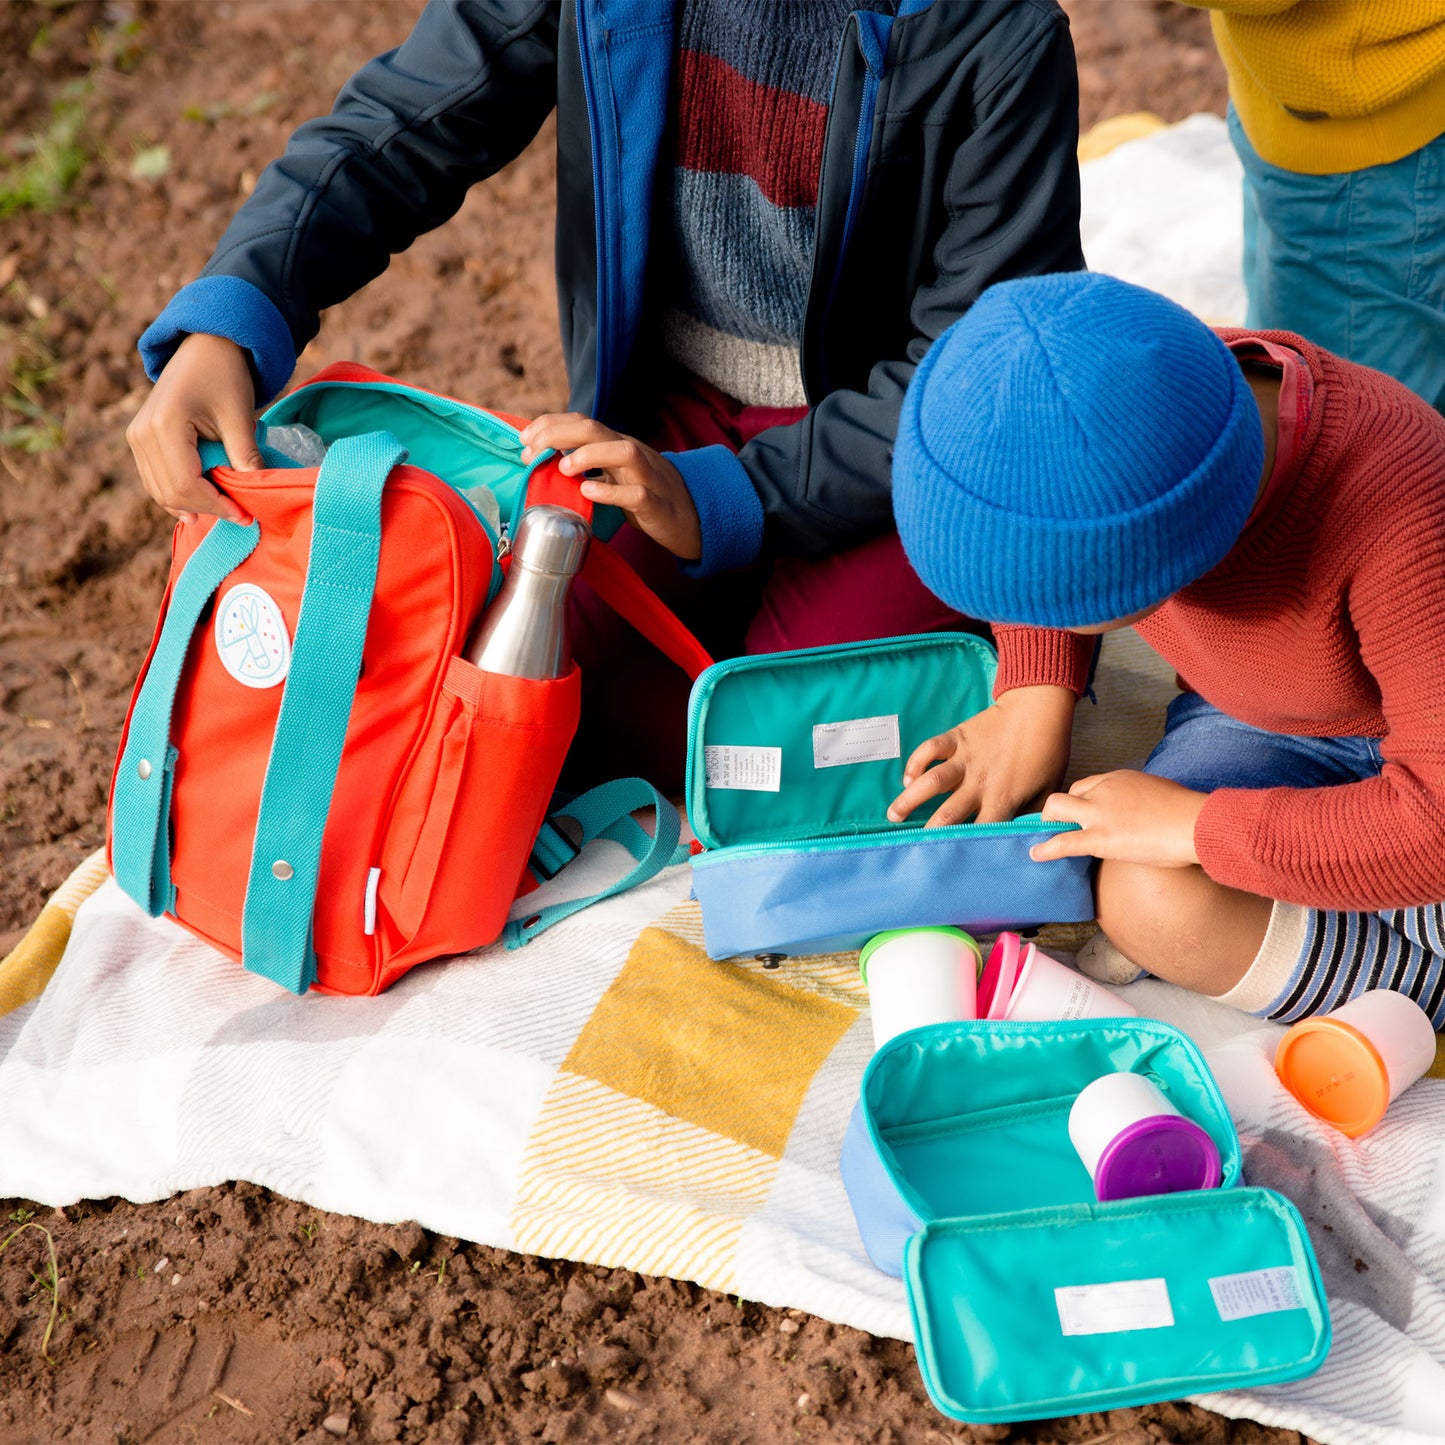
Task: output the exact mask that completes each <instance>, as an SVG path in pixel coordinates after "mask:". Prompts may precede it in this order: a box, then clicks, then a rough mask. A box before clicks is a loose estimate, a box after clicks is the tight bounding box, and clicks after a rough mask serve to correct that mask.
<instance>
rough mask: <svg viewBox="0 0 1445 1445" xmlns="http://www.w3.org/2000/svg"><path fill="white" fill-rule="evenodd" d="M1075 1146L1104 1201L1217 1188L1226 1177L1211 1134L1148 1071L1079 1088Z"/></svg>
mask: <svg viewBox="0 0 1445 1445" xmlns="http://www.w3.org/2000/svg"><path fill="white" fill-rule="evenodd" d="M1069 1141H1070V1143H1072V1144H1073V1146H1074V1148H1075V1150H1076V1151H1077V1152H1078V1155H1079V1158H1080V1159H1081V1160H1082V1161H1083V1165H1084V1168H1086V1169H1087V1170H1088V1171H1089V1177H1090V1178H1091V1179H1092V1180H1093V1181H1094V1190H1095V1193H1096V1194H1097V1196H1098V1198H1100V1199H1101V1200H1108V1199H1132V1198H1137V1197H1138V1196H1140V1195H1146V1194H1173V1193H1176V1192H1178V1191H1179V1190H1181V1189H1213V1188H1214V1187H1215V1186H1216V1185H1217V1184H1218V1183H1219V1182H1220V1179H1221V1177H1222V1168H1221V1161H1220V1157H1219V1146H1218V1145H1217V1144H1215V1142H1214V1140H1213V1139H1212V1138H1211V1137H1210V1136H1209V1133H1208V1131H1207V1130H1205V1129H1204V1128H1202V1127H1201V1126H1200V1125H1199V1124H1196V1123H1195V1122H1194V1120H1192V1119H1189V1118H1186V1117H1185V1116H1184V1115H1183V1114H1182V1113H1180V1111H1179V1110H1178V1109H1176V1108H1175V1107H1174V1105H1173V1104H1172V1103H1170V1102H1169V1099H1168V1096H1167V1095H1166V1094H1165V1093H1164V1091H1163V1090H1162V1089H1160V1088H1159V1086H1158V1085H1157V1084H1155V1083H1154V1081H1153V1080H1152V1079H1146V1078H1145V1077H1144V1076H1143V1075H1142V1074H1131V1073H1127V1072H1125V1073H1116V1074H1104V1075H1102V1076H1101V1077H1099V1078H1097V1079H1095V1080H1093V1082H1092V1083H1089V1084H1087V1085H1085V1086H1084V1088H1082V1089H1080V1090H1079V1094H1078V1097H1077V1098H1076V1099H1075V1100H1074V1103H1073V1107H1072V1108H1071V1109H1070V1110H1069Z"/></svg>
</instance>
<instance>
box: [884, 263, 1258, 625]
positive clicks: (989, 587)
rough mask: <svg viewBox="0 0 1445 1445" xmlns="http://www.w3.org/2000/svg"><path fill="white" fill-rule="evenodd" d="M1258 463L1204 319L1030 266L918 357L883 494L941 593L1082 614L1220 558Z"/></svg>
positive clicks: (989, 606) (1117, 288)
mask: <svg viewBox="0 0 1445 1445" xmlns="http://www.w3.org/2000/svg"><path fill="white" fill-rule="evenodd" d="M1263 465H1264V435H1263V431H1262V429H1261V426H1260V420H1259V412H1258V409H1257V408H1256V406H1255V402H1254V398H1253V395H1252V394H1251V392H1250V389H1249V384H1248V383H1247V382H1246V380H1245V378H1244V373H1243V371H1242V370H1241V369H1240V367H1239V364H1238V363H1237V362H1236V361H1235V360H1234V358H1233V356H1232V355H1231V354H1230V352H1229V349H1228V347H1226V346H1225V344H1224V343H1223V342H1222V341H1221V340H1220V339H1219V338H1218V337H1217V336H1216V335H1215V334H1214V333H1213V332H1212V331H1211V330H1210V329H1209V328H1208V327H1207V326H1205V325H1204V323H1203V322H1201V321H1199V320H1197V319H1196V318H1195V317H1194V316H1192V315H1191V314H1190V313H1189V312H1188V311H1186V310H1184V308H1183V307H1182V306H1177V305H1176V304H1175V303H1174V302H1172V301H1169V300H1167V299H1166V298H1165V297H1163V296H1159V295H1157V294H1156V293H1154V292H1152V291H1146V290H1144V289H1143V288H1142V287H1139V286H1131V285H1129V284H1128V283H1127V282H1124V281H1119V280H1116V279H1115V278H1114V277H1112V276H1102V275H1095V274H1092V273H1089V272H1070V273H1066V274H1063V275H1055V276H1033V277H1027V278H1024V279H1021V280H1017V281H1005V282H1002V283H1000V284H999V285H997V286H992V287H990V288H989V289H988V290H987V291H986V292H985V293H984V294H983V296H981V297H980V298H979V300H978V301H977V302H976V303H975V304H974V305H973V306H972V308H970V310H969V311H967V312H966V313H965V314H964V315H963V316H962V317H960V318H959V320H957V321H955V322H954V323H953V325H952V326H950V327H949V328H948V330H947V331H945V332H944V333H943V335H942V336H940V337H939V338H938V340H937V341H936V342H935V343H934V344H933V346H932V347H931V348H930V349H929V351H928V354H927V355H926V356H925V357H924V358H923V361H922V362H921V363H920V365H919V367H918V369H917V371H916V372H915V373H914V376H913V380H912V382H911V383H910V384H909V387H908V393H907V395H906V396H905V397H904V400H903V413H902V416H901V417H900V419H899V425H898V441H897V445H896V447H895V449H894V456H893V508H894V513H895V515H896V517H897V522H898V533H899V536H900V537H901V538H902V539H903V546H904V549H905V551H906V552H907V553H908V560H909V561H910V562H911V563H912V564H913V567H914V570H915V571H916V572H917V573H918V575H919V576H920V577H921V578H922V579H923V581H924V583H925V585H926V586H927V587H928V588H929V589H930V590H931V591H932V592H934V593H935V594H937V596H939V597H941V598H942V599H943V600H944V601H945V602H946V603H948V605H949V606H950V607H953V608H956V609H957V610H958V611H959V612H963V613H966V614H967V615H968V616H970V617H977V618H981V619H983V620H984V621H987V622H1026V623H1032V624H1034V625H1036V626H1041V627H1082V626H1087V625H1090V624H1093V623H1099V622H1112V621H1116V620H1117V619H1119V618H1121V617H1128V616H1131V615H1132V614H1133V613H1136V612H1142V611H1144V610H1145V609H1146V608H1149V607H1153V606H1154V605H1155V604H1157V603H1159V602H1162V601H1163V600H1164V599H1165V598H1166V597H1169V596H1170V595H1171V594H1172V593H1174V592H1177V591H1178V590H1179V588H1181V587H1183V586H1185V585H1186V584H1187V583H1190V582H1193V581H1194V580H1195V579H1196V578H1198V577H1202V576H1203V575H1204V574H1205V573H1206V572H1208V571H1209V570H1210V568H1212V567H1214V566H1215V565H1216V564H1217V563H1218V562H1219V561H1221V560H1222V559H1223V557H1224V555H1225V553H1226V552H1228V551H1229V549H1230V547H1232V546H1233V545H1234V542H1235V539H1236V538H1237V537H1238V536H1239V533H1240V531H1241V529H1242V528H1243V526H1244V523H1245V519H1246V518H1247V517H1248V516H1249V512H1250V509H1251V507H1252V506H1253V504H1254V498H1255V495H1256V492H1257V491H1258V488H1259V480H1260V471H1261V469H1262V467H1263Z"/></svg>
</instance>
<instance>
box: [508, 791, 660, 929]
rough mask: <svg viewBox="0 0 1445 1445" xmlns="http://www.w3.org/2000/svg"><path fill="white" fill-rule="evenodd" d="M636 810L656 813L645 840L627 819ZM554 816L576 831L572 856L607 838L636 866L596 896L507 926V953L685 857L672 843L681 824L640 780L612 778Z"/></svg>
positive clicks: (643, 832) (555, 905) (643, 833)
mask: <svg viewBox="0 0 1445 1445" xmlns="http://www.w3.org/2000/svg"><path fill="white" fill-rule="evenodd" d="M638 808H653V809H655V810H656V814H657V831H656V833H653V834H649V833H648V832H647V830H646V829H645V828H643V827H642V826H641V825H640V824H639V823H638V822H637V821H636V820H635V819H634V818H633V817H632V813H633V812H634V811H635V810H636V809H638ZM558 816H560V817H567V818H572V819H575V820H576V821H577V822H578V823H580V824H581V825H582V842H581V845H580V847H579V848H578V849H577V850H574V851H580V850H581V848H585V847H586V846H587V844H588V843H590V842H592V840H593V839H594V838H610V839H611V840H612V841H613V842H614V843H621V844H622V846H623V847H624V848H626V849H627V851H628V852H629V853H631V854H632V856H633V857H634V858H635V859H636V860H637V865H636V867H634V868H633V869H632V870H631V872H629V873H627V874H625V875H624V876H623V877H621V878H619V879H618V880H617V882H616V883H613V884H612V885H611V886H610V887H608V888H604V889H602V891H601V892H600V893H590V894H588V895H587V897H585V898H573V899H570V900H569V901H568V902H566V903H553V904H549V905H548V906H547V907H546V908H542V909H539V910H538V911H537V912H536V913H532V914H528V915H527V916H526V917H524V918H519V919H515V918H514V919H512V920H510V921H509V922H508V923H507V926H506V928H505V929H503V931H502V939H503V941H504V942H505V943H506V945H507V947H508V948H520V947H521V946H522V945H523V944H524V943H529V942H530V941H531V940H532V939H534V938H535V937H536V936H537V935H538V934H539V933H543V932H545V931H546V930H547V929H549V928H550V927H551V926H552V925H553V924H554V923H560V922H561V921H562V920H563V919H564V918H570V917H571V916H572V914H574V913H578V912H580V911H581V910H582V909H584V908H588V907H590V906H591V905H592V904H594V903H599V902H601V901H602V899H604V898H611V897H612V896H613V894H615V893H623V892H626V890H627V889H629V888H635V887H636V886H637V885H638V884H639V883H645V882H647V880H648V879H649V878H654V877H656V876H657V874H659V873H661V872H662V870H663V869H664V868H667V867H669V866H670V865H672V864H673V863H683V862H686V860H687V857H688V848H687V845H686V844H682V845H679V843H678V841H677V840H678V837H679V836H680V834H681V831H682V819H681V818H680V817H679V816H678V812H677V809H676V808H674V807H673V805H672V804H671V803H669V802H668V801H667V799H666V798H664V797H663V796H662V794H661V793H659V792H658V791H657V789H656V788H654V787H653V786H652V784H651V783H648V782H644V781H643V779H641V778H618V779H617V780H616V781H615V782H611V783H603V784H602V786H601V787H598V788H593V789H592V790H591V791H590V792H587V793H583V794H582V795H581V797H579V798H574V799H573V800H572V801H571V802H570V803H568V804H567V805H566V807H565V808H563V809H561V810H560V812H559V814H558ZM547 827H553V831H554V832H556V831H560V830H557V829H555V827H554V826H553V825H551V824H544V832H545V830H546V828H547ZM554 871H556V870H554Z"/></svg>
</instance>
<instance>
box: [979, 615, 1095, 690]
mask: <svg viewBox="0 0 1445 1445" xmlns="http://www.w3.org/2000/svg"><path fill="white" fill-rule="evenodd" d="M993 638H994V642H995V643H996V644H997V646H998V675H997V676H996V677H995V678H994V684H993V695H994V696H995V697H1002V696H1003V694H1004V693H1006V692H1009V691H1011V690H1012V689H1013V688H1016V687H1066V688H1068V689H1069V691H1070V692H1072V693H1074V694H1075V696H1080V697H1081V696H1082V695H1083V694H1084V692H1085V691H1086V690H1087V689H1088V686H1089V668H1090V666H1091V664H1092V662H1093V659H1094V639H1093V638H1092V637H1083V636H1080V635H1079V634H1078V633H1074V632H1065V631H1062V630H1060V629H1057V628H1052V627H1020V626H1016V625H1014V624H1012V623H995V625H994V629H993Z"/></svg>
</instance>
